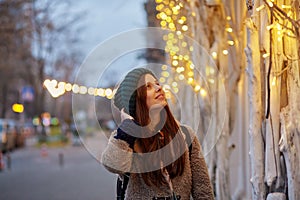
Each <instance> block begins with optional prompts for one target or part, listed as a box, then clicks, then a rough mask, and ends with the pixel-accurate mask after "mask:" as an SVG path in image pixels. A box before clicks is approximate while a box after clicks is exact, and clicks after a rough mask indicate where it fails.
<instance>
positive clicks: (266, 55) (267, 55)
mask: <svg viewBox="0 0 300 200" xmlns="http://www.w3.org/2000/svg"><path fill="white" fill-rule="evenodd" d="M269 56H270V54H269V53H265V54H263V55H262V57H263V58H267V57H269Z"/></svg>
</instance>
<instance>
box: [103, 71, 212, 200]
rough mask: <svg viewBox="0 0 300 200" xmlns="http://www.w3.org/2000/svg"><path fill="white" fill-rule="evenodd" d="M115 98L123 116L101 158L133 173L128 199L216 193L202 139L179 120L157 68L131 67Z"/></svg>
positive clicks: (187, 199)
mask: <svg viewBox="0 0 300 200" xmlns="http://www.w3.org/2000/svg"><path fill="white" fill-rule="evenodd" d="M114 104H115V106H116V107H117V108H119V110H121V118H122V119H123V120H122V122H121V124H120V126H119V127H118V129H117V130H116V131H114V132H113V133H112V135H111V137H110V139H109V142H108V145H107V147H106V149H105V151H104V152H103V154H102V164H103V165H104V166H105V167H106V168H107V169H108V170H109V171H110V172H113V173H118V174H120V175H121V176H124V175H125V176H129V177H130V178H129V183H128V188H127V190H126V197H125V199H127V200H129V199H134V200H137V199H142V200H148V199H149V200H152V199H169V200H174V199H181V200H190V198H191V197H192V198H193V199H194V200H198V199H214V196H213V191H212V187H211V183H210V179H209V175H208V170H207V166H206V163H205V160H204V157H203V155H202V152H201V146H200V143H199V141H198V139H197V137H195V133H194V132H193V130H192V129H191V128H189V127H186V126H182V125H180V123H179V122H178V121H176V120H175V118H174V116H173V115H172V113H171V111H170V109H169V106H168V102H167V100H166V98H165V93H164V91H163V90H162V87H161V85H160V84H159V82H158V80H157V78H156V77H155V75H154V74H153V72H152V71H150V70H148V69H146V68H136V69H133V70H132V71H130V72H129V73H128V74H127V75H126V76H125V78H124V80H123V81H122V82H121V84H120V86H119V88H118V89H117V92H116V94H115V97H114ZM184 129H185V130H187V131H186V132H188V133H184V131H183V130H184ZM186 134H189V135H186ZM187 138H190V140H191V147H192V149H191V150H189V147H188V146H189V145H190V144H188V143H187Z"/></svg>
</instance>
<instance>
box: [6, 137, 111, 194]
mask: <svg viewBox="0 0 300 200" xmlns="http://www.w3.org/2000/svg"><path fill="white" fill-rule="evenodd" d="M32 143H34V141H32ZM9 155H10V159H11V164H10V166H9V163H8V162H7V161H8V159H7V154H5V155H3V157H4V162H5V169H4V170H2V171H0V188H1V189H0V199H2V200H24V199H25V200H41V199H43V200H47V199H49V200H50V199H51V200H60V199H63V200H68V199H70V200H77V199H78V200H79V199H85V200H102V199H103V200H107V199H115V187H116V186H115V184H116V176H115V175H114V174H111V173H109V172H107V171H106V170H105V169H104V168H103V167H102V165H101V164H100V163H98V162H97V161H96V160H95V159H94V158H93V157H92V156H91V155H90V154H89V153H88V151H87V150H86V149H85V148H84V146H82V145H81V146H72V145H68V146H65V147H60V148H53V147H52V148H50V147H49V148H46V149H44V150H42V149H41V148H38V147H36V146H34V145H33V144H30V142H29V145H27V146H26V147H24V148H22V149H17V150H15V151H13V152H11V153H10V154H9ZM9 168H10V169H9Z"/></svg>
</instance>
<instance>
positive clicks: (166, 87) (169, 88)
mask: <svg viewBox="0 0 300 200" xmlns="http://www.w3.org/2000/svg"><path fill="white" fill-rule="evenodd" d="M163 90H164V91H169V90H171V87H170V86H169V85H168V84H165V85H163Z"/></svg>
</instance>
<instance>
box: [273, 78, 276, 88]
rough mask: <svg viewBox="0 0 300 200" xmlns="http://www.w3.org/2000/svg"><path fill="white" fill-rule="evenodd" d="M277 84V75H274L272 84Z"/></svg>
mask: <svg viewBox="0 0 300 200" xmlns="http://www.w3.org/2000/svg"><path fill="white" fill-rule="evenodd" d="M275 85H276V76H274V77H273V80H272V86H275Z"/></svg>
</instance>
